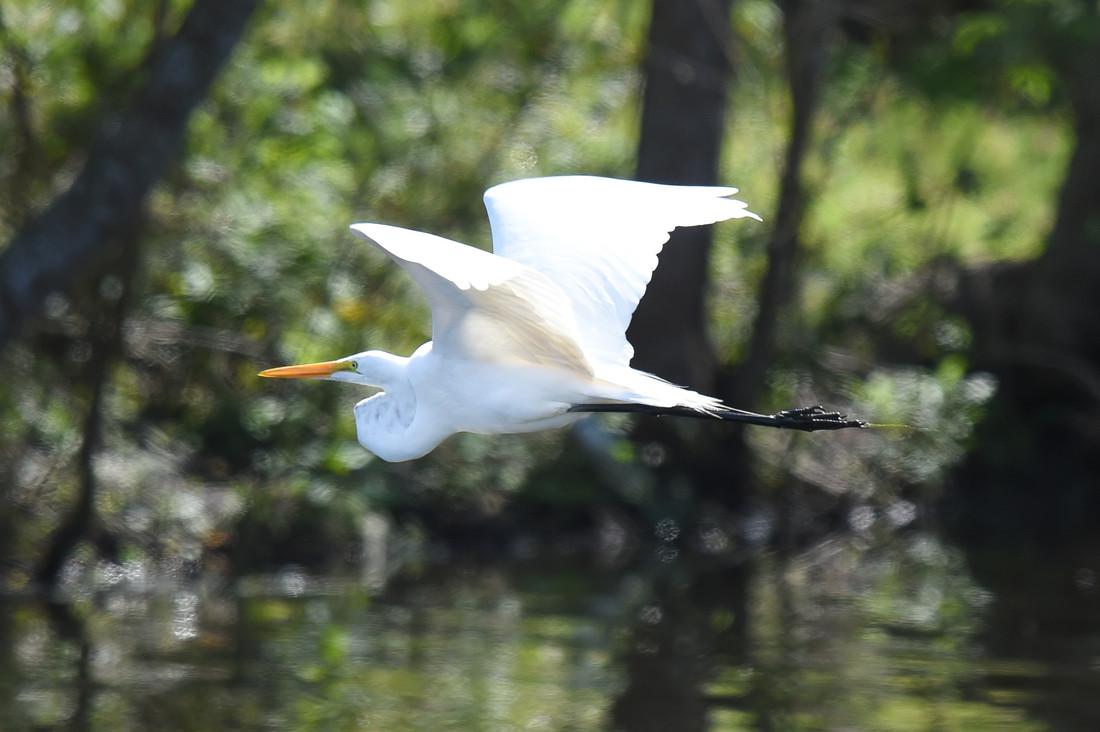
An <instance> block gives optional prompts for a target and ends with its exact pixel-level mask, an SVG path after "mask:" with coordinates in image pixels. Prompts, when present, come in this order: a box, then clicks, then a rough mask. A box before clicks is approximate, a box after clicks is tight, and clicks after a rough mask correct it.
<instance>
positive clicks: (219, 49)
mask: <svg viewBox="0 0 1100 732" xmlns="http://www.w3.org/2000/svg"><path fill="white" fill-rule="evenodd" d="M258 4H259V0H196V1H195V4H194V5H193V6H192V7H191V10H190V12H189V13H188V14H187V18H186V19H185V20H184V22H183V25H182V26H181V27H180V29H179V31H178V33H177V34H176V35H175V37H174V38H173V39H172V40H171V41H169V42H167V43H166V44H165V45H164V47H163V48H162V49H161V50H160V52H159V53H158V54H157V56H156V58H155V59H154V60H153V64H152V68H151V69H150V70H149V75H148V79H147V80H146V81H145V83H144V85H143V87H142V89H141V91H140V92H139V93H138V95H137V98H136V99H135V101H134V103H133V104H132V105H131V107H130V108H129V109H127V110H126V111H125V112H123V113H122V114H121V115H120V117H119V118H118V119H116V120H114V121H113V123H111V124H108V125H107V126H106V129H105V132H104V133H103V134H102V135H101V136H100V138H99V140H98V141H97V143H96V144H95V145H94V146H93V149H92V152H91V154H90V155H89V157H88V161H87V162H86V163H85V164H84V168H83V169H82V170H81V171H80V174H79V175H78V176H77V178H76V181H75V182H74V183H73V185H72V187H71V188H69V189H68V190H67V191H65V192H64V193H62V194H61V195H60V196H58V197H57V198H56V199H55V200H54V201H53V203H52V204H51V205H50V206H49V207H48V208H47V209H46V210H45V211H44V212H43V213H42V214H41V215H39V216H38V217H37V218H35V219H34V220H33V221H31V223H30V224H29V225H28V226H27V227H26V228H25V229H23V231H22V232H21V233H20V234H18V235H17V236H16V237H15V239H14V240H13V241H12V242H11V243H10V244H9V245H8V246H7V247H6V248H5V249H4V251H3V253H2V254H0V348H2V347H3V346H4V345H6V344H7V342H8V341H9V340H11V338H12V337H14V336H15V335H16V334H17V332H18V331H19V329H20V328H21V327H22V325H23V323H24V322H25V321H26V320H27V319H28V318H29V317H31V316H33V315H35V314H36V313H37V312H38V310H39V308H40V307H41V305H42V302H43V301H44V300H45V298H46V296H47V295H48V294H49V293H50V292H52V291H55V290H58V289H60V288H62V287H64V286H65V285H67V284H68V283H69V282H71V281H72V280H73V279H75V278H77V277H78V276H79V275H80V274H81V273H82V272H83V271H85V269H84V268H85V266H86V265H87V264H88V263H89V262H90V261H93V260H94V259H96V258H97V257H99V256H101V255H102V253H103V251H104V250H105V248H106V247H107V245H108V243H109V242H110V240H111V239H112V238H115V237H117V236H119V235H120V234H122V233H124V232H125V231H126V229H127V228H128V227H129V226H131V225H132V223H133V221H134V220H135V218H136V217H137V215H138V213H139V212H140V211H141V208H142V206H143V205H144V202H145V198H146V196H147V194H148V193H149V190H150V189H151V188H152V187H153V185H154V184H155V183H156V181H157V180H158V179H159V178H160V176H161V174H162V173H163V171H164V169H165V168H166V167H167V166H168V164H169V162H170V161H171V160H172V158H173V156H174V155H175V154H176V152H177V150H178V149H179V147H180V144H181V142H182V141H183V137H184V133H185V131H186V127H187V120H188V118H189V116H190V114H191V112H192V110H193V109H194V108H195V107H196V106H197V105H198V104H199V102H201V101H202V100H203V99H204V98H205V96H206V93H207V90H208V89H209V87H210V84H211V83H212V82H213V80H214V77H215V76H216V75H217V73H218V70H219V69H220V68H221V67H222V65H223V64H224V62H225V60H226V59H227V58H228V57H229V53H230V51H231V50H232V49H233V46H234V45H235V44H236V43H237V40H238V39H239V38H240V36H241V34H242V32H243V31H244V27H245V23H246V21H247V20H248V18H249V17H250V16H251V15H252V13H253V11H254V10H255V9H256V7H257V5H258Z"/></svg>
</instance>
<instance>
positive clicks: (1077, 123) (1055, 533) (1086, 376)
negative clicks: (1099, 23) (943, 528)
mask: <svg viewBox="0 0 1100 732" xmlns="http://www.w3.org/2000/svg"><path fill="white" fill-rule="evenodd" d="M1092 27H1093V28H1095V24H1094V25H1093V26H1092ZM1073 40H1075V41H1077V42H1070V41H1066V42H1064V43H1062V44H1058V45H1056V46H1055V47H1054V48H1053V49H1052V53H1051V55H1052V57H1053V60H1054V64H1053V65H1054V67H1055V69H1056V70H1057V71H1058V73H1059V76H1060V78H1061V81H1062V83H1063V84H1064V86H1065V88H1066V90H1067V91H1068V93H1069V97H1070V99H1071V102H1072V108H1073V114H1074V130H1075V133H1076V138H1077V139H1076V143H1075V146H1074V150H1073V153H1072V156H1071V158H1070V162H1069V167H1068V169H1067V171H1066V178H1065V181H1064V183H1063V186H1062V190H1061V192H1060V194H1059V197H1058V212H1057V216H1056V219H1055V224H1054V228H1053V230H1052V231H1051V235H1050V240H1049V243H1048V246H1047V248H1046V250H1045V251H1044V253H1043V254H1042V255H1041V256H1040V257H1039V258H1038V259H1037V260H1035V261H1033V262H1027V263H1024V264H1022V265H1015V266H1008V267H999V268H996V269H991V270H980V271H976V272H971V273H969V274H968V275H967V276H965V277H964V278H963V280H962V283H961V285H962V286H961V287H960V292H961V297H960V299H959V301H958V303H957V306H958V309H959V310H960V311H961V312H962V313H963V314H964V315H965V316H966V317H967V318H968V319H969V320H970V322H971V323H972V325H973V330H974V334H975V338H974V349H973V359H974V366H975V367H976V368H979V369H983V370H988V371H990V372H992V373H993V374H994V375H995V376H996V377H997V381H998V391H997V394H996V396H995V397H994V400H993V402H992V404H991V405H990V408H989V410H988V412H987V414H986V417H985V419H984V420H983V421H982V423H981V424H980V425H979V426H978V430H977V434H976V440H975V449H974V450H973V452H972V453H971V456H970V458H969V459H968V462H967V464H966V465H965V466H964V468H963V469H962V471H961V472H960V474H959V480H958V481H957V487H956V490H955V491H952V492H951V493H950V494H949V495H948V496H947V498H946V501H947V505H946V511H947V513H948V515H949V516H953V517H954V518H955V519H956V521H955V522H954V524H955V527H956V529H957V531H958V532H959V535H960V538H963V539H967V540H973V541H981V540H983V539H984V538H985V537H987V536H992V537H1003V536H1004V535H1006V534H1007V535H1011V536H1012V537H1013V539H1014V540H1025V539H1028V538H1030V539H1038V540H1041V541H1045V542H1048V543H1061V542H1063V541H1064V540H1065V539H1066V537H1069V536H1074V535H1080V532H1082V531H1083V530H1084V531H1088V530H1095V529H1096V528H1097V527H1098V526H1100V493H1098V492H1097V491H1096V484H1097V482H1096V475H1097V471H1098V470H1100V451H1098V450H1097V446H1098V445H1100V317H1098V315H1097V314H1098V313H1100V288H1098V287H1097V283H1098V282H1100V74H1097V72H1096V69H1098V68H1100V34H1097V32H1096V31H1095V30H1093V31H1092V33H1091V38H1087V40H1083V39H1082V37H1081V36H1074V38H1073Z"/></svg>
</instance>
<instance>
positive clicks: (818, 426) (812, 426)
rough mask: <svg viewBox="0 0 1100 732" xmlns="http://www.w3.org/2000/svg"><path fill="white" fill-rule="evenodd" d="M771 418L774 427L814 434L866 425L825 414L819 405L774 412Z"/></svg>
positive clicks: (844, 417) (833, 413)
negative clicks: (819, 431)
mask: <svg viewBox="0 0 1100 732" xmlns="http://www.w3.org/2000/svg"><path fill="white" fill-rule="evenodd" d="M772 417H773V418H774V419H775V421H776V423H777V424H776V426H778V427H782V428H784V429H789V430H802V431H804V432H816V431H817V430H845V429H849V428H852V427H856V428H863V427H866V426H867V423H866V422H864V421H862V420H858V419H848V415H847V414H841V413H840V412H826V411H825V407H823V406H821V405H820V404H818V405H815V406H813V407H796V408H795V409H785V410H783V411H782V412H776V413H775V414H774V415H772Z"/></svg>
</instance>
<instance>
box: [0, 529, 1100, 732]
mask: <svg viewBox="0 0 1100 732" xmlns="http://www.w3.org/2000/svg"><path fill="white" fill-rule="evenodd" d="M1075 564H1080V562H1077V563H1074V562H1068V563H1067V562H1066V561H1063V562H1060V563H1058V565H1057V566H1058V567H1060V568H1061V569H1058V570H1054V571H1052V570H1050V569H1049V568H1044V565H1043V563H1042V561H1041V560H1039V559H1037V560H1035V561H1034V562H1024V563H1023V565H1025V568H1024V569H1022V570H1020V569H1018V567H1019V566H1020V563H1018V562H1017V563H1015V568H1014V566H1012V565H1008V564H1006V565H1004V566H999V565H998V564H997V561H996V558H995V557H994V559H993V560H992V561H991V562H988V563H983V562H982V561H980V560H977V559H975V558H973V557H970V558H967V557H965V556H964V555H963V554H962V553H961V552H959V551H957V550H954V549H951V548H948V547H947V546H945V545H944V544H943V543H941V542H940V541H938V540H937V539H936V538H934V537H933V536H929V535H925V534H920V533H909V534H905V535H902V536H895V537H891V538H890V539H889V540H888V541H885V542H879V543H878V544H874V543H870V542H867V541H860V540H855V539H851V538H844V539H837V540H835V541H828V542H824V543H822V544H820V545H818V546H816V547H814V548H812V549H810V550H808V551H804V552H801V553H798V554H794V555H791V556H780V555H777V554H764V555H761V556H759V557H756V558H754V559H752V560H751V561H746V562H742V563H739V564H736V565H733V566H720V565H711V564H708V562H707V561H706V560H703V559H689V558H687V557H685V556H677V555H675V553H673V552H669V551H667V547H666V548H665V549H664V550H659V551H654V552H653V556H652V557H651V559H649V560H648V561H646V560H643V561H641V562H639V563H638V566H636V567H633V568H631V569H621V568H620V569H613V568H607V567H599V566H592V565H578V564H573V565H570V564H564V565H563V564H553V565H552V564H539V563H537V562H530V561H528V562H526V563H516V562H509V563H502V564H499V565H477V566H466V567H457V566H454V565H453V564H452V565H448V566H444V567H439V568H430V567H429V568H423V567H422V568H419V569H416V568H407V569H404V570H401V571H400V572H398V573H397V574H396V575H395V576H393V577H391V578H390V579H389V581H388V582H386V583H385V585H384V586H381V587H380V586H379V584H380V583H379V582H378V581H377V576H373V575H372V576H364V577H316V576H308V575H305V574H302V573H300V572H296V571H286V572H283V573H281V574H279V575H276V576H269V577H257V578H249V579H247V580H244V581H241V582H237V583H229V582H228V581H224V580H220V579H218V575H217V574H216V573H211V572H207V573H205V574H204V575H202V579H200V580H186V579H180V577H181V575H180V574H179V573H177V574H175V575H173V574H172V573H171V572H168V573H158V574H156V575H155V576H154V574H153V573H152V572H150V571H149V570H148V568H146V567H143V566H141V565H130V566H126V567H123V568H114V569H110V568H106V569H102V570H100V571H99V572H98V576H97V577H96V578H95V580H94V582H91V583H89V582H75V583H70V585H69V596H68V597H67V601H66V602H65V603H64V604H63V605H60V606H56V607H54V608H52V609H51V608H48V607H46V606H44V605H43V604H41V603H39V602H37V601H35V600H32V599H30V598H19V597H8V598H5V599H3V600H2V601H0V729H2V730H5V731H7V730H55V729H66V730H68V729H72V730H103V731H108V730H109V731H111V732H115V731H122V730H157V731H161V732H172V731H176V730H181V731H182V730H204V731H205V730H325V731H338V730H425V731H428V730H575V731H580V730H604V729H623V730H662V731H667V730H688V731H690V730H704V729H706V730H741V729H752V730H757V729H760V730H820V729H824V730H980V729H1005V730H1009V729H1011V730H1048V729H1049V730H1062V729H1083V730H1095V729H1100V617H1097V615H1096V609H1097V601H1096V591H1097V588H1096V587H1095V583H1096V578H1095V575H1094V574H1093V572H1094V571H1095V568H1094V567H1089V566H1087V565H1082V566H1075ZM89 588H92V589H89Z"/></svg>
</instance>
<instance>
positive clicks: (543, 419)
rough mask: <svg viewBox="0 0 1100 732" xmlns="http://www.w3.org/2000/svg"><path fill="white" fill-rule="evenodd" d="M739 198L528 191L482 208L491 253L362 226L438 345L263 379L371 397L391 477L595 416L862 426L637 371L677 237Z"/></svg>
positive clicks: (363, 433)
mask: <svg viewBox="0 0 1100 732" xmlns="http://www.w3.org/2000/svg"><path fill="white" fill-rule="evenodd" d="M736 193H737V189H736V188H721V187H704V186H673V185H658V184H654V183H641V182H637V181H629V180H617V179H611V178H598V177H591V176H560V177H550V178H529V179H525V180H517V181H512V182H510V183H503V184H501V185H497V186H494V187H493V188H490V189H489V190H488V191H486V193H485V207H486V209H488V212H489V223H490V226H491V229H492V238H493V252H492V253H489V252H486V251H482V250H480V249H477V248H475V247H471V246H466V245H464V244H460V243H458V242H454V241H450V240H448V239H444V238H442V237H439V236H435V235H433V234H425V233H422V232H419V231H410V230H408V229H402V228H398V227H396V226H387V225H385V224H373V223H361V224H353V225H352V226H351V230H352V231H354V232H355V233H356V234H358V235H359V236H362V237H363V238H364V239H366V240H367V241H369V242H371V243H372V244H374V245H375V246H377V247H378V248H379V249H381V250H382V251H383V252H384V253H385V254H386V255H388V256H389V257H390V259H392V260H393V261H394V262H396V263H397V264H398V265H400V266H401V267H402V268H403V269H404V270H405V272H406V273H407V274H408V275H409V276H410V277H412V279H413V280H414V281H415V282H416V283H417V284H418V285H419V286H420V288H421V289H422V290H423V291H424V294H425V296H426V297H427V299H428V302H429V304H430V305H431V309H432V339H431V340H430V341H428V342H427V343H425V344H424V345H422V346H420V348H418V349H417V350H416V352H414V353H413V354H412V355H411V356H409V357H404V356H395V355H393V354H390V353H386V352H384V351H364V352H362V353H357V354H355V355H352V356H346V357H344V358H339V359H336V360H335V361H325V362H322V363H311V364H304V365H300V366H284V367H280V368H273V369H268V370H266V371H262V372H260V376H264V377H269V378H312V379H327V380H330V381H344V382H351V383H355V384H363V385H366V386H372V387H376V388H378V389H381V391H380V392H379V393H377V394H375V395H374V396H371V397H369V398H367V399H364V400H363V401H361V402H359V403H358V404H356V405H355V426H356V432H357V436H358V439H359V442H360V444H362V445H363V447H365V448H366V449H368V450H370V451H371V452H373V453H374V454H376V455H377V456H378V457H380V458H382V459H384V460H388V461H391V462H396V461H403V460H412V459H415V458H418V457H421V456H423V455H425V454H427V453H428V452H430V451H431V450H432V449H434V448H435V447H436V446H437V445H439V443H440V442H442V441H443V440H444V439H446V438H447V437H448V436H450V435H452V434H455V433H456V432H479V433H485V434H496V433H506V432H534V431H537V430H544V429H550V428H554V427H562V426H565V425H568V424H570V423H571V422H574V421H575V420H577V419H580V418H581V417H583V416H584V415H585V413H587V412H640V413H646V414H653V415H677V416H688V417H698V418H703V419H718V420H725V421H731V422H745V423H749V424H758V425H765V426H769V427H782V428H790V429H800V430H806V431H813V430H822V429H828V430H833V429H843V428H847V427H862V426H865V425H864V423H862V422H859V421H857V420H848V419H847V418H846V416H845V415H842V414H838V413H836V412H827V411H825V410H824V409H823V408H822V407H819V406H818V407H808V408H802V409H792V410H787V411H784V412H779V413H777V414H772V415H763V414H756V413H753V412H747V411H744V410H740V409H735V408H733V407H730V406H728V405H726V404H723V403H722V401H721V400H719V399H717V398H715V397H711V396H706V395H704V394H699V393H697V392H695V391H692V390H690V389H685V388H682V387H679V386H676V385H674V384H671V383H669V382H667V381H665V380H663V379H661V378H658V377H657V376H654V375H652V374H648V373H645V372H643V371H639V370H637V369H633V368H631V367H630V360H631V358H632V356H633V355H634V349H633V348H632V347H631V345H630V344H629V343H628V342H627V340H626V329H627V326H628V325H629V324H630V318H631V316H632V315H633V313H634V310H635V308H636V307H637V306H638V301H639V300H640V299H641V297H642V294H643V293H644V292H645V289H646V285H647V284H649V280H650V277H651V276H652V274H653V270H654V269H656V267H657V255H658V253H659V252H660V251H661V248H662V247H663V246H664V244H665V242H667V241H668V239H669V234H670V233H671V232H672V230H673V229H675V228H677V227H680V226H700V225H703V224H712V223H715V222H718V221H725V220H727V219H742V218H751V219H756V220H757V221H760V220H761V219H760V217H759V216H757V215H756V214H754V213H752V212H751V211H749V210H748V209H747V207H746V204H745V203H744V202H742V201H739V200H737V199H734V198H731V197H730V196H732V195H734V194H736Z"/></svg>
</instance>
